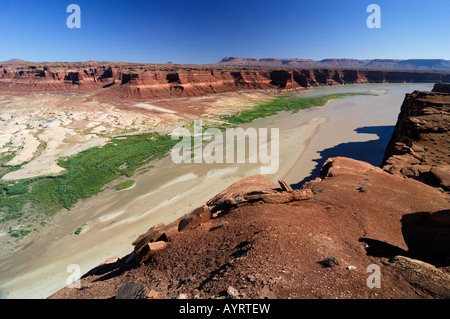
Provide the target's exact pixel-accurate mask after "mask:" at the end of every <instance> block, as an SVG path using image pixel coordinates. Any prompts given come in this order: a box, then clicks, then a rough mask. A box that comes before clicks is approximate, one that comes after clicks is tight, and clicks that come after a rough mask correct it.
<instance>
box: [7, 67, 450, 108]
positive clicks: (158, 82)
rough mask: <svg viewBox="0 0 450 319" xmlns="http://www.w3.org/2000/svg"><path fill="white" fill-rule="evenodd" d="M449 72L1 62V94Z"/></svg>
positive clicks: (160, 91) (393, 78) (121, 92)
mask: <svg viewBox="0 0 450 319" xmlns="http://www.w3.org/2000/svg"><path fill="white" fill-rule="evenodd" d="M448 81H450V74H449V73H448V72H445V71H392V70H391V71H386V70H369V69H354V68H353V69H351V68H349V69H337V68H277V67H271V68H260V67H254V68H249V67H233V66H219V65H210V66H207V65H204V66H202V65H174V64H163V65H155V64H137V63H111V62H80V63H62V62H61V63H59V62H55V63H30V62H16V63H2V65H0V93H4V94H5V93H6V94H8V93H14V94H17V93H25V94H43V93H84V94H86V93H89V94H91V95H93V96H95V97H98V98H101V99H105V100H129V101H145V100H155V99H166V98H174V97H193V96H203V95H207V94H212V93H224V92H233V91H238V90H255V89H277V90H278V89H281V90H286V89H294V90H301V89H305V88H308V87H311V86H323V85H335V84H357V83H385V82H392V83H403V82H448Z"/></svg>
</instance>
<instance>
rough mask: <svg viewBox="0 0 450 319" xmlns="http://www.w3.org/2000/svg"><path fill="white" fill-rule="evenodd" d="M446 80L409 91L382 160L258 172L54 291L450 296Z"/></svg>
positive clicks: (338, 160)
mask: <svg viewBox="0 0 450 319" xmlns="http://www.w3.org/2000/svg"><path fill="white" fill-rule="evenodd" d="M448 87H449V86H448V85H447V86H446V85H443V86H442V85H441V86H435V90H433V91H435V92H414V93H412V94H409V95H407V96H406V98H405V102H404V104H403V106H402V110H401V114H400V115H399V119H398V123H397V126H396V130H395V132H394V134H393V137H392V140H391V142H390V144H389V146H388V148H387V150H386V155H385V161H384V163H383V167H382V168H380V167H375V166H372V165H370V164H368V163H365V162H361V161H356V160H353V159H350V158H343V157H335V158H330V159H328V160H327V161H326V162H325V164H324V165H323V167H322V170H321V175H320V177H319V178H317V179H315V180H313V181H311V182H308V183H306V184H304V185H303V186H302V188H301V189H292V188H291V187H290V186H289V185H287V184H286V183H284V182H283V181H279V185H276V184H274V183H272V182H271V181H269V180H267V179H266V178H264V177H262V176H258V175H257V176H250V177H248V178H245V179H243V180H241V181H240V182H238V183H235V184H233V185H231V186H230V187H228V188H227V189H225V190H224V191H222V192H221V193H219V194H217V195H216V196H215V197H213V198H212V199H210V200H209V201H208V202H206V203H205V204H204V205H203V206H201V207H199V208H197V209H195V210H194V211H192V212H190V213H188V214H187V215H185V216H183V217H182V218H180V219H179V220H176V221H174V222H173V223H171V224H169V225H164V224H161V225H155V226H153V227H151V228H150V229H149V230H148V232H146V233H145V234H142V235H141V236H139V238H137V239H136V240H135V241H134V242H133V245H134V251H132V252H130V254H129V255H127V256H124V257H123V258H118V257H116V256H114V257H112V258H110V259H108V260H107V261H105V262H104V263H103V264H101V265H99V266H98V267H96V268H94V269H92V270H91V271H89V272H88V273H87V274H85V275H84V276H83V277H82V279H81V280H80V282H79V286H78V288H68V287H66V288H64V289H61V290H60V291H58V292H56V293H55V294H53V295H52V296H50V297H49V298H52V299H60V298H61V299H62V298H117V299H120V298H150V299H166V298H258V299H259V298H283V299H287V298H342V299H344V298H407V299H415V298H449V297H450V197H449V194H448V184H447V182H446V181H448V178H449V176H450V175H449V172H448V169H447V167H448V165H449V162H450V160H449V156H448V154H447V152H448V147H446V146H447V145H446V143H448V141H449V138H448V134H449V131H448V119H449V117H448V115H449V114H448V107H449V105H450V94H448V93H443V91H446V90H448ZM438 91H439V92H438ZM424 139H425V140H424ZM430 141H431V143H430ZM434 141H436V143H434ZM424 145H426V146H424ZM425 147H427V150H425ZM423 154H426V155H428V154H432V155H434V157H432V159H435V160H434V161H433V160H431V161H430V157H428V156H422V155H423ZM437 159H440V161H438V160H437ZM427 176H428V177H430V178H425V177H427ZM374 265H375V266H374ZM378 267H379V268H378ZM374 269H375V270H376V269H379V274H380V277H379V279H380V280H379V281H378V282H377V281H376V280H375V279H374V277H373V276H372V275H374V274H375V273H374ZM378 284H379V285H378Z"/></svg>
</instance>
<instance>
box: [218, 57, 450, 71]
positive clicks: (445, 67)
mask: <svg viewBox="0 0 450 319" xmlns="http://www.w3.org/2000/svg"><path fill="white" fill-rule="evenodd" d="M217 64H219V65H233V66H251V67H296V68H306V67H313V68H358V69H372V70H424V71H430V70H433V71H450V60H444V59H408V60H399V59H371V60H358V59H323V60H320V61H315V60H310V59H296V58H295V59H280V58H262V59H259V60H258V59H253V58H239V57H225V58H223V59H222V60H221V61H220V62H219V63H217Z"/></svg>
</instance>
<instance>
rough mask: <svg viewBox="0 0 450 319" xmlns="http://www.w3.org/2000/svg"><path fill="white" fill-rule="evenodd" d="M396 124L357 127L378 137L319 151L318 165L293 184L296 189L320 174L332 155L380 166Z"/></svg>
mask: <svg viewBox="0 0 450 319" xmlns="http://www.w3.org/2000/svg"><path fill="white" fill-rule="evenodd" d="M394 128H395V126H393V125H387V126H364V127H359V128H357V129H355V132H357V133H360V134H375V135H377V136H378V139H376V140H371V141H366V142H348V143H341V144H338V145H336V146H334V147H331V148H327V149H324V150H322V151H320V152H319V154H320V158H319V159H316V160H314V162H316V163H317V164H316V166H315V167H314V169H313V171H312V172H311V174H310V175H309V176H308V177H305V178H304V179H303V180H301V181H300V182H298V183H297V184H292V185H291V187H292V188H294V189H298V188H300V187H301V186H302V185H303V184H304V183H305V182H309V181H311V180H313V179H315V178H316V177H318V176H319V173H320V170H321V169H322V166H323V164H324V163H325V161H326V160H327V159H328V158H330V157H336V156H343V157H350V158H353V159H356V160H359V161H364V162H367V163H369V164H372V165H374V166H380V165H381V162H382V161H383V156H384V151H385V149H386V146H387V144H388V143H389V140H390V139H391V136H392V133H393V132H394Z"/></svg>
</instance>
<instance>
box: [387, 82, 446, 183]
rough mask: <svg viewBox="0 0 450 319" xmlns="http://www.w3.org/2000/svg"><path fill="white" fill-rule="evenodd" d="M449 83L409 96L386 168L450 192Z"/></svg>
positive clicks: (389, 151)
mask: <svg viewBox="0 0 450 319" xmlns="http://www.w3.org/2000/svg"><path fill="white" fill-rule="evenodd" d="M445 92H450V84H443V83H438V84H436V85H435V86H434V88H433V91H432V92H419V91H415V92H412V93H410V94H407V95H406V97H405V100H404V102H403V104H402V107H401V111H400V114H399V116H398V120H397V124H396V127H395V130H394V132H393V134H392V138H391V140H390V142H389V144H388V146H387V148H386V152H385V155H384V161H383V168H384V169H385V170H386V171H388V172H390V173H392V174H395V175H402V176H406V177H411V178H414V179H417V180H419V181H421V182H424V183H426V184H429V185H431V186H434V187H440V188H442V189H443V190H447V191H448V190H450V151H449V150H450V139H449V131H450V118H449V114H450V94H449V93H445Z"/></svg>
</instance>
